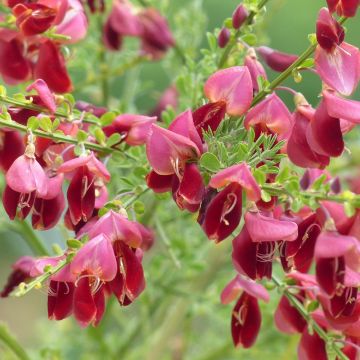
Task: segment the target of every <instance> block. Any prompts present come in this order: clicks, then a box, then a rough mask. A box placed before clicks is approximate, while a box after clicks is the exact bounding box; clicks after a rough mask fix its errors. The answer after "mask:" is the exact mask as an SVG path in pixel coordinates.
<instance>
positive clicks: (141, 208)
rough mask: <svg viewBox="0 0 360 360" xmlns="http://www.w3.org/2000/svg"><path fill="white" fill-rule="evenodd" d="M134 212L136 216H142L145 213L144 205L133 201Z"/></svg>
mask: <svg viewBox="0 0 360 360" xmlns="http://www.w3.org/2000/svg"><path fill="white" fill-rule="evenodd" d="M133 206H134V211H135V212H136V214H139V215H141V214H143V213H144V212H145V205H144V203H143V202H142V201H135V203H134V205H133Z"/></svg>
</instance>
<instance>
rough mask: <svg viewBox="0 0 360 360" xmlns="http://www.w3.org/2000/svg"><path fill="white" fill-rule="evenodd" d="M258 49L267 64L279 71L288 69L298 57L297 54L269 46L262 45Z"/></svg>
mask: <svg viewBox="0 0 360 360" xmlns="http://www.w3.org/2000/svg"><path fill="white" fill-rule="evenodd" d="M256 51H257V53H258V54H259V55H260V56H261V57H262V58H263V60H264V61H265V62H266V65H268V66H269V67H270V68H271V69H273V70H274V71H278V72H283V71H284V70H286V69H287V68H288V67H289V66H290V65H291V64H292V63H293V62H294V61H296V60H297V58H298V57H297V56H296V55H292V54H286V53H283V52H280V51H277V50H274V49H271V48H269V47H267V46H260V47H258V48H257V49H256Z"/></svg>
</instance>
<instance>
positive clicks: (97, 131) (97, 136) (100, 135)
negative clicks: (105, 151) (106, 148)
mask: <svg viewBox="0 0 360 360" xmlns="http://www.w3.org/2000/svg"><path fill="white" fill-rule="evenodd" d="M94 136H95V139H96V141H97V142H98V143H99V144H101V145H105V140H106V135H105V133H104V132H103V131H102V130H101V128H99V127H98V128H96V129H95V131H94Z"/></svg>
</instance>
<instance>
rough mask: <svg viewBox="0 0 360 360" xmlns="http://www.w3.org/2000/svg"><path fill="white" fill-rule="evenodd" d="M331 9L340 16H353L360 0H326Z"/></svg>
mask: <svg viewBox="0 0 360 360" xmlns="http://www.w3.org/2000/svg"><path fill="white" fill-rule="evenodd" d="M326 2H327V5H328V7H329V10H330V11H331V12H337V14H338V15H339V16H346V17H353V16H355V14H356V11H357V8H358V6H359V4H360V2H359V0H326Z"/></svg>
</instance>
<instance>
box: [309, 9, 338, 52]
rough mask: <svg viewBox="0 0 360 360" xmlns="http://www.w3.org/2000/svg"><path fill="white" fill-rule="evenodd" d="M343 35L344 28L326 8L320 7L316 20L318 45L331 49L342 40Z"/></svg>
mask: <svg viewBox="0 0 360 360" xmlns="http://www.w3.org/2000/svg"><path fill="white" fill-rule="evenodd" d="M344 37H345V32H344V28H343V27H342V26H341V25H340V24H339V23H338V22H337V21H336V20H335V19H334V18H333V17H332V16H331V14H330V13H329V10H328V9H327V8H322V9H321V10H320V12H319V16H318V19H317V22H316V38H317V41H318V43H319V45H320V46H321V47H322V48H323V49H325V50H328V51H331V50H333V49H334V48H336V47H337V46H339V45H340V44H341V43H342V42H343V41H344Z"/></svg>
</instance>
